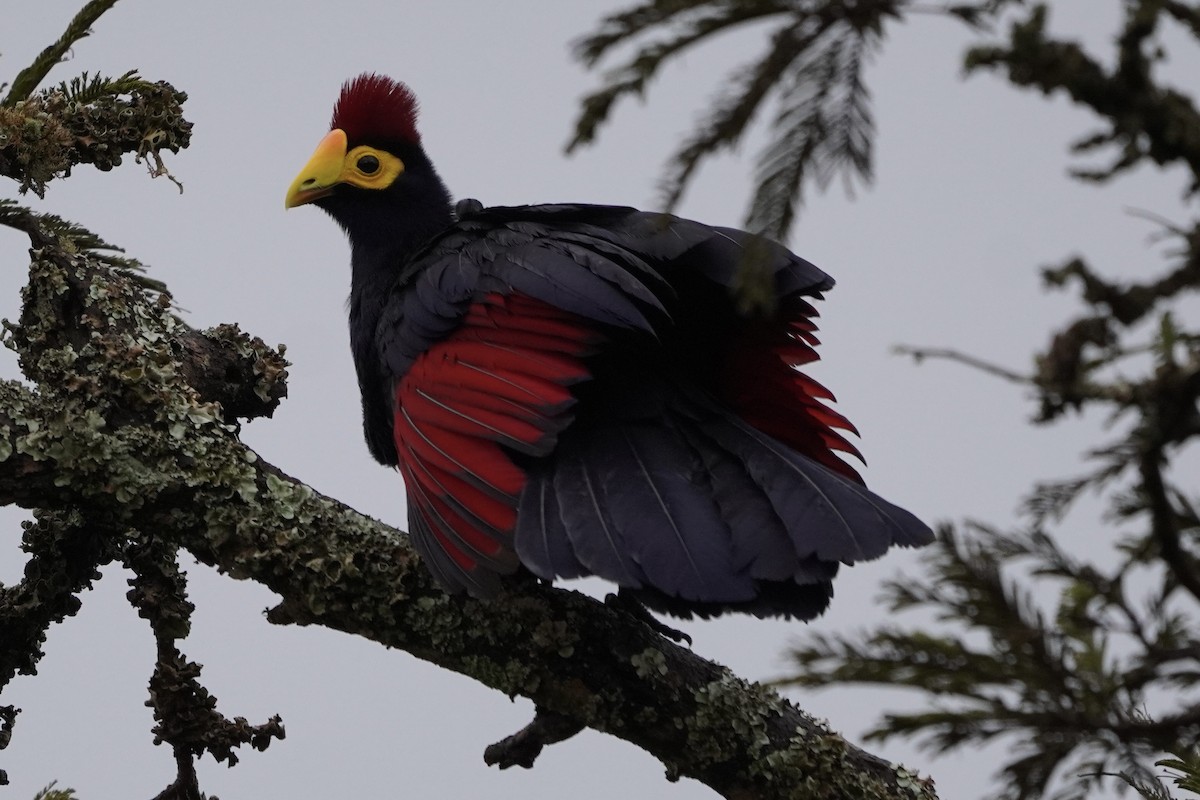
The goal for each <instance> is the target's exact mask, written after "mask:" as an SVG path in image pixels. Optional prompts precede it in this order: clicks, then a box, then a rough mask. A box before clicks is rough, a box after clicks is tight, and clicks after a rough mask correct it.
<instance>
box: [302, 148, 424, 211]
mask: <svg viewBox="0 0 1200 800" xmlns="http://www.w3.org/2000/svg"><path fill="white" fill-rule="evenodd" d="M346 146H347V142H346V133H345V131H342V130H340V129H338V128H334V129H333V130H331V131H330V132H329V133H327V134H325V138H324V139H322V140H321V143H320V144H318V145H317V149H316V152H314V153H313V154H312V158H310V159H309V160H308V163H307V164H305V165H304V169H302V170H300V174H299V175H297V176H296V180H294V181H292V185H291V186H290V187H288V192H287V197H286V198H284V201H283V206H284V208H295V207H296V206H302V205H304V204H305V203H311V202H312V201H313V200H316V199H318V198H321V197H325V196H326V195H327V194H329V193H330V192H332V191H333V187H334V186H337V185H338V184H339V183H348V184H350V185H351V186H357V187H358V188H360V189H386V188H388V187H389V186H391V185H392V184H393V183H395V181H396V178H398V177H400V173H402V172H404V162H403V161H401V160H400V159H398V158H396V157H395V156H394V155H392V154H391V153H388V152H386V151H384V150H380V149H378V148H375V147H370V146H368V145H359V146H358V147H356V148H354V149H353V150H350V151H349V152H347V150H346Z"/></svg>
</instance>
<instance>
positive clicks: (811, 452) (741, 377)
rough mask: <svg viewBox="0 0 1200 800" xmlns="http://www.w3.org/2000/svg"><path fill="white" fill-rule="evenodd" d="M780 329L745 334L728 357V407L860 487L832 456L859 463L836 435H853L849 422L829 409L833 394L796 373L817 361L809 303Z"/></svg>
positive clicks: (852, 471)
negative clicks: (842, 455) (845, 456)
mask: <svg viewBox="0 0 1200 800" xmlns="http://www.w3.org/2000/svg"><path fill="white" fill-rule="evenodd" d="M792 313H793V314H796V315H797V316H795V317H793V318H791V319H789V320H787V321H786V322H785V323H783V324H782V325H776V326H767V325H762V326H757V327H755V328H751V329H748V330H747V331H745V332H744V333H743V334H742V336H741V337H740V338H739V339H738V340H737V341H736V342H735V344H734V346H733V347H731V348H730V350H729V352H728V354H727V359H728V360H727V362H726V366H725V370H724V375H723V378H724V382H723V385H724V386H725V387H726V392H725V396H726V402H728V403H729V404H730V405H731V406H732V407H733V408H734V409H735V410H736V411H737V412H738V414H739V416H741V417H742V419H744V420H746V422H748V423H750V424H751V425H753V426H754V427H755V428H758V429H759V430H760V431H762V432H763V433H765V434H767V435H768V436H771V437H773V438H775V439H777V440H779V441H780V442H783V443H784V444H786V445H787V446H788V447H791V448H792V449H793V450H795V451H797V452H798V453H802V454H803V455H806V456H808V457H809V458H811V459H813V460H814V461H816V462H817V463H819V464H821V465H822V466H824V467H826V468H828V469H831V470H833V471H834V472H837V473H838V474H840V475H843V476H845V477H847V478H850V479H852V480H854V481H856V482H858V483H862V478H861V477H860V476H859V474H858V471H857V470H855V469H854V467H852V466H850V465H849V464H848V463H846V462H845V461H843V460H842V459H841V458H839V457H838V456H837V455H836V454H835V452H834V451H841V452H843V453H849V454H851V455H853V456H855V457H856V458H858V459H860V460H861V459H862V455H861V454H860V453H859V452H858V449H857V448H856V447H855V446H854V445H853V444H851V443H850V442H849V441H847V440H846V438H845V437H844V436H842V434H841V433H840V432H839V429H840V430H845V431H850V432H851V433H855V434H857V433H858V431H857V430H855V428H854V426H853V425H852V424H851V423H850V421H849V420H848V419H846V418H845V417H844V416H842V415H841V414H839V413H838V412H836V411H834V410H833V409H832V408H830V407H829V406H827V405H826V404H825V403H824V402H823V401H826V400H828V401H833V399H834V397H833V393H832V392H830V391H829V390H828V389H826V388H825V387H824V386H822V385H821V384H820V383H818V382H817V381H815V380H813V379H812V378H810V377H808V376H807V375H805V374H804V373H802V372H800V371H799V370H797V369H796V367H799V366H801V365H804V364H808V363H811V362H813V361H816V360H817V351H816V350H815V349H814V348H815V346H816V345H817V343H818V339H817V337H816V334H815V333H814V332H815V331H816V328H817V326H816V323H815V322H813V320H812V317H814V316H816V311H815V310H814V309H813V308H812V306H810V305H808V304H807V303H802V304H799V305H798V306H797V308H796V309H794V310H793V312H792Z"/></svg>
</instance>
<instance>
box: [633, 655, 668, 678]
mask: <svg viewBox="0 0 1200 800" xmlns="http://www.w3.org/2000/svg"><path fill="white" fill-rule="evenodd" d="M629 660H630V662H631V663H632V664H633V667H634V669H635V670H637V676H638V677H639V678H642V679H643V680H644V679H646V678H649V677H651V676H653V675H655V674H658V675H666V674H667V659H666V657H665V656H664V655H663V654H662V651H661V650H655V649H654V648H653V647H647V648H646V649H645V650H643V651H642V652H640V653H637V654H635V655H634V656H633V657H632V658H630V659H629Z"/></svg>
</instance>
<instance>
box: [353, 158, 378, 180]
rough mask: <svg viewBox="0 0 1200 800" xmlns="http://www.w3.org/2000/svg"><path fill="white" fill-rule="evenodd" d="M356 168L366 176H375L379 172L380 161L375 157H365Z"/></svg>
mask: <svg viewBox="0 0 1200 800" xmlns="http://www.w3.org/2000/svg"><path fill="white" fill-rule="evenodd" d="M356 166H357V167H358V171H359V172H361V173H363V174H364V175H373V174H375V173H376V172H378V171H379V159H378V158H376V157H375V156H363V157H362V158H360V159H359V160H358V164H357V165H356Z"/></svg>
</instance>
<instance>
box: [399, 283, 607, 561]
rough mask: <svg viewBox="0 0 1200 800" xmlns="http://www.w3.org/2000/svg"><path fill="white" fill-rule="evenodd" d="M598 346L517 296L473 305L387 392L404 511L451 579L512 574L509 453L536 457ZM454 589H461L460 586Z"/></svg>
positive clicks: (567, 317)
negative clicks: (480, 571) (415, 518)
mask: <svg viewBox="0 0 1200 800" xmlns="http://www.w3.org/2000/svg"><path fill="white" fill-rule="evenodd" d="M600 340H601V337H600V336H599V335H598V334H597V333H596V331H595V330H594V329H593V327H591V325H590V324H589V323H586V322H583V321H581V320H580V319H579V318H578V317H576V316H574V315H573V314H570V313H568V312H566V311H563V310H561V309H558V308H556V307H554V306H551V305H549V304H547V303H543V302H541V301H538V300H533V299H531V298H529V297H526V296H524V295H519V294H509V295H500V294H491V295H488V296H486V297H484V298H483V299H481V300H480V301H478V302H476V303H474V304H473V305H472V306H471V307H470V308H469V309H468V310H467V313H466V315H465V316H464V317H463V321H462V325H461V326H460V327H459V328H458V329H457V330H455V331H454V333H452V334H451V335H450V336H449V337H447V338H446V339H443V340H442V341H440V342H438V343H437V344H435V345H433V346H432V347H430V348H429V349H428V350H426V351H425V352H424V353H423V354H421V356H420V357H419V358H418V359H417V360H416V362H415V363H414V364H413V366H412V368H411V369H410V370H409V371H408V372H407V373H405V375H404V376H403V377H402V378H401V379H400V380H398V381H397V382H396V384H395V389H394V392H395V416H394V420H393V428H392V430H393V433H394V436H395V443H396V452H397V454H398V456H399V461H400V470H401V473H402V475H403V476H404V481H405V485H406V487H407V489H408V498H409V504H410V507H411V510H412V511H413V512H415V513H416V514H418V515H419V516H420V518H421V521H422V522H423V523H424V527H425V528H427V529H428V531H429V532H430V533H431V534H432V539H433V541H434V543H435V545H436V546H438V547H440V548H442V550H444V551H445V552H444V555H445V556H447V557H448V558H441V559H439V561H440V563H441V565H442V566H443V567H445V566H447V565H450V566H452V567H453V568H455V569H458V570H461V571H462V572H463V573H467V574H470V573H473V572H474V571H475V570H476V569H477V568H478V567H480V566H486V567H487V568H489V569H492V570H495V571H498V572H511V571H513V570H514V569H516V566H517V557H516V553H515V552H514V551H513V544H512V535H513V529H514V526H515V525H516V509H517V499H518V497H519V495H520V494H521V490H522V489H523V488H524V486H525V473H524V472H523V471H522V470H521V469H520V467H518V466H517V465H516V464H515V463H514V462H513V460H512V457H511V455H510V453H512V452H521V453H527V454H530V455H545V454H546V453H548V452H550V450H551V449H553V447H554V445H555V443H556V441H557V437H558V434H559V433H560V432H561V431H562V430H563V428H565V427H566V426H567V424H568V423H569V422H570V420H571V413H570V412H571V407H572V405H573V404H574V397H573V396H572V395H571V392H570V389H569V388H567V387H569V386H570V385H572V384H575V383H578V382H580V381H583V380H586V379H588V378H589V377H590V374H589V372H588V369H587V367H586V365H585V364H584V363H583V361H582V357H583V356H585V355H588V354H589V353H591V352H593V351H594V349H595V347H596V345H597V344H598V343H599V342H600ZM460 582H461V583H463V584H464V585H469V584H471V583H472V581H471V580H470V578H469V577H466V576H463V577H462V578H461V581H460Z"/></svg>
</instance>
